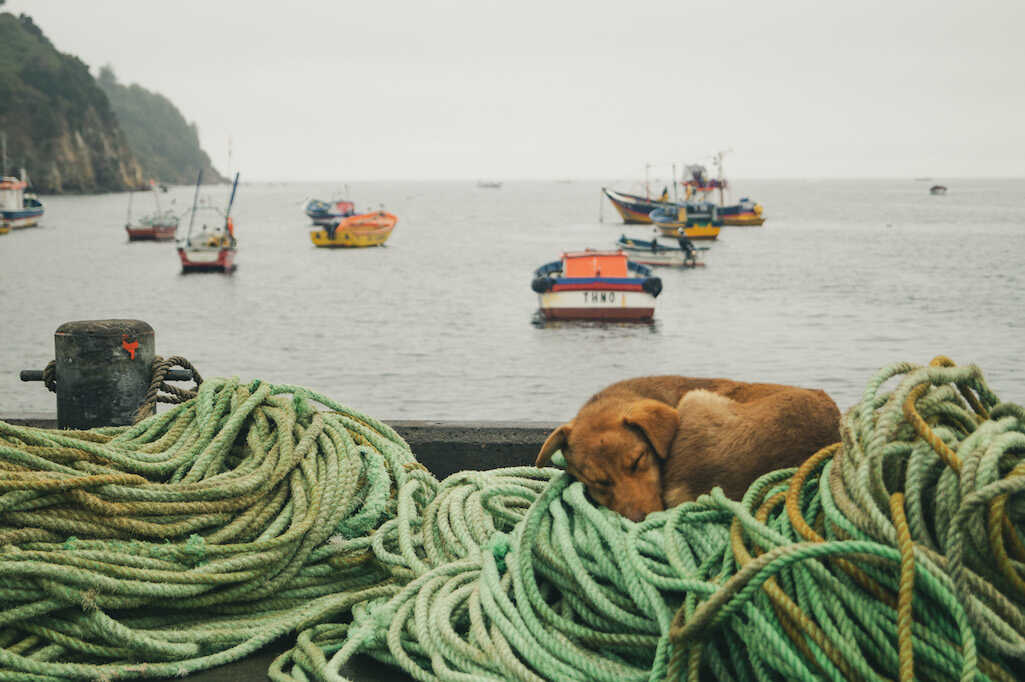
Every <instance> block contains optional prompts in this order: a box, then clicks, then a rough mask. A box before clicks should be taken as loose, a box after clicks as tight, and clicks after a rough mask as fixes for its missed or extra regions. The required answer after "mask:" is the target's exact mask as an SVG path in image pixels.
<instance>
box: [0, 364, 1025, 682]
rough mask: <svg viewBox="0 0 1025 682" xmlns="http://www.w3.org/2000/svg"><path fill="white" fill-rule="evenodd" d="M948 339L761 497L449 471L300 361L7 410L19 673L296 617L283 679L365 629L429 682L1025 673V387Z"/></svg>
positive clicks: (156, 669) (261, 637)
mask: <svg viewBox="0 0 1025 682" xmlns="http://www.w3.org/2000/svg"><path fill="white" fill-rule="evenodd" d="M951 364H952V363H949V361H945V360H941V361H939V362H937V363H935V364H934V366H930V367H918V366H914V365H910V364H905V363H901V364H898V365H894V366H891V367H888V368H886V369H884V370H883V371H882V372H880V373H879V374H878V375H877V376H876V377H875V378H873V380H872V382H870V384H869V387H868V389H867V391H866V393H865V396H864V399H863V400H862V402H861V403H860V404H859V405H857V406H855V408H854V409H852V410H851V411H849V412H848V413H847V415H846V416H845V417H844V422H843V430H842V431H843V437H844V440H843V443H842V445H838V446H836V447H833V448H829V449H826V450H824V451H823V452H821V453H819V454H818V455H817V456H816V457H814V458H812V459H811V460H809V462H808V463H806V464H805V466H803V467H802V468H801V469H800V470H797V471H793V470H788V471H781V472H776V473H774V474H770V475H768V476H765V477H763V478H762V479H760V480H759V481H757V482H756V483H755V484H754V485H753V486H752V488H751V489H750V490H749V491H748V493H747V495H746V496H745V498H744V500H743V501H741V502H736V501H731V500H728V499H726V498H724V497H723V496H722V495H721V494H719V493H718V491H714V492H713V494H712V495H708V496H704V497H703V498H702V499H700V500H699V501H698V502H696V503H691V504H685V505H681V506H680V507H677V508H675V509H671V510H668V511H666V512H661V513H658V514H653V515H650V516H649V517H648V518H647V519H646V520H645V521H643V522H642V523H637V524H635V523H631V522H629V521H627V520H625V519H623V518H622V517H620V516H618V515H616V514H613V513H612V512H610V511H608V510H606V509H602V508H596V507H594V506H593V505H592V504H591V503H590V502H589V500H588V499H587V497H586V495H585V492H584V489H583V487H582V486H581V485H580V484H579V483H577V482H574V481H573V480H572V479H571V478H570V477H569V476H568V475H566V474H564V473H562V472H559V471H557V470H555V469H545V470H538V469H533V468H527V469H506V470H497V471H491V472H462V473H460V474H456V475H454V476H452V477H450V478H448V479H446V480H445V481H440V482H439V481H437V480H436V479H434V478H433V477H432V476H430V475H429V474H428V473H427V472H426V471H424V470H423V469H422V468H421V467H419V466H418V465H417V464H416V463H415V461H414V459H413V458H412V456H411V454H410V453H409V451H408V448H407V447H406V446H405V444H404V443H402V441H401V440H400V439H399V438H398V437H397V436H396V435H395V434H394V433H393V432H391V430H390V429H388V428H387V427H386V426H384V425H382V424H378V423H376V422H373V421H372V420H369V419H367V418H366V417H363V416H362V415H358V414H357V413H354V412H352V411H349V410H346V409H345V408H343V407H341V406H340V405H337V404H335V403H333V402H332V401H330V400H328V399H326V398H323V397H321V396H316V395H314V394H312V393H310V392H308V391H306V390H304V389H300V388H296V387H271V386H269V385H265V384H264V385H257V384H256V383H254V384H253V385H250V386H241V385H239V384H238V382H237V381H224V380H214V381H212V382H211V381H208V382H206V383H205V384H203V386H202V387H201V389H200V393H199V395H198V396H197V398H196V399H194V400H192V401H189V402H187V403H184V404H183V405H180V406H178V407H176V408H173V409H172V410H170V411H169V412H167V413H164V414H161V415H157V416H155V417H151V418H149V419H147V420H146V421H144V422H141V423H140V424H138V425H136V426H134V427H129V428H127V429H101V430H95V431H91V432H82V433H74V432H53V431H45V432H44V431H40V430H34V429H16V428H15V427H12V426H9V425H6V424H0V467H2V469H3V471H2V473H3V476H2V480H3V482H4V486H5V487H4V488H3V489H0V575H3V576H4V577H5V579H4V581H3V582H2V583H0V679H19V680H21V679H53V678H56V677H77V678H90V677H102V676H107V677H110V678H114V677H131V676H138V677H145V676H149V677H153V676H168V675H173V674H186V673H188V672H191V671H193V670H198V669H201V668H204V667H211V666H213V665H218V664H221V663H224V662H228V661H231V660H236V659H237V658H240V657H242V656H244V655H246V654H248V653H249V652H251V651H254V650H255V649H257V648H259V647H260V646H262V645H263V644H264V643H266V642H269V641H271V640H272V639H274V638H276V637H278V636H280V635H282V634H286V633H296V646H295V647H294V648H293V649H292V650H290V651H288V652H286V653H285V654H283V655H282V656H280V657H279V658H278V659H277V660H276V661H275V662H274V664H273V665H272V667H271V670H270V671H269V674H270V676H271V678H272V679H275V680H282V681H283V680H309V679H318V680H338V679H342V678H341V670H342V668H343V666H344V665H345V663H346V662H347V661H348V660H349V659H351V657H352V656H354V655H356V654H358V653H365V654H369V655H371V656H374V657H376V658H378V659H380V660H383V661H386V662H389V663H391V664H394V665H397V666H400V667H401V668H403V669H404V670H406V671H407V672H408V673H409V674H410V675H411V676H412V677H414V678H415V679H424V680H427V679H430V680H434V679H441V680H488V679H491V680H507V679H515V680H545V679H559V680H562V679H566V680H615V681H616V682H619V681H620V680H655V679H674V680H675V679H681V678H683V677H686V678H688V679H693V680H696V679H699V678H708V679H722V680H749V679H750V680H777V679H808V680H810V679H822V678H828V679H834V680H845V679H869V680H877V679H891V678H900V679H902V680H909V679H912V677H918V678H929V679H954V678H958V679H962V680H968V679H981V680H986V679H994V680H997V679H999V680H1009V679H1015V677H1019V676H1020V675H1021V673H1022V670H1023V660H1025V589H1022V588H1023V587H1025V579H1023V575H1022V573H1023V571H1025V548H1023V547H1022V541H1021V536H1022V532H1023V516H1025V496H1023V495H1022V492H1023V488H1025V476H1022V474H1023V473H1025V465H1023V464H1022V462H1023V460H1025V410H1023V409H1022V408H1021V407H1019V406H1017V405H1012V404H1001V403H999V401H998V400H997V398H996V397H995V396H994V395H993V394H992V392H991V391H990V390H989V389H988V387H987V386H986V384H985V382H984V380H983V379H982V376H981V373H980V372H979V371H978V369H977V368H975V367H971V366H968V367H953V366H949V365H951ZM891 383H897V385H896V386H895V387H894V388H892V390H884V389H883V386H884V385H889V384H891ZM311 401H314V402H318V403H320V404H322V405H324V406H326V407H328V408H329V409H330V410H331V411H328V412H316V411H314V406H313V405H312V404H311ZM8 474H9V475H8ZM69 536H74V537H69ZM76 538H78V539H76ZM8 576H9V578H8Z"/></svg>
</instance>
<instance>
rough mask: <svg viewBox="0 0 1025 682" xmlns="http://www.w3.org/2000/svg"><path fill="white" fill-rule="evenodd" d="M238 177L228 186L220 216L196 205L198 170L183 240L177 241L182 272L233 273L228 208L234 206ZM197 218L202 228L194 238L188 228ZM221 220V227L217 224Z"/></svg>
mask: <svg viewBox="0 0 1025 682" xmlns="http://www.w3.org/2000/svg"><path fill="white" fill-rule="evenodd" d="M238 175H239V174H238V173H235V181H234V182H233V183H232V185H231V197H230V198H229V199H228V208H227V209H225V211H224V213H223V214H222V213H221V212H220V211H219V210H217V209H216V208H214V207H212V206H200V205H199V186H200V184H202V182H203V171H202V169H200V171H199V177H198V178H196V194H195V197H194V198H193V200H192V211H191V213H190V215H189V230H188V232H187V233H186V234H185V237H184V238H182V237H179V238H178V257H179V258H181V263H182V272H183V273H186V272H234V270H235V267H236V265H235V251H236V249H237V248H238V242H237V241H236V239H235V223H234V222H233V221H232V219H231V207H232V205H233V204H234V203H235V192H236V190H237V189H238ZM197 215H199V216H200V222H201V223H202V227H200V228H199V231H198V232H197V233H196V234H193V232H192V228H193V226H194V225H195V223H196V217H197ZM222 219H223V223H222V222H221V221H222Z"/></svg>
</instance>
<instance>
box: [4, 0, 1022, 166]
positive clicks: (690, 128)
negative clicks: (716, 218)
mask: <svg viewBox="0 0 1025 682" xmlns="http://www.w3.org/2000/svg"><path fill="white" fill-rule="evenodd" d="M4 9H6V10H9V11H12V12H15V13H18V12H25V13H27V14H30V15H31V16H32V17H33V18H34V19H35V21H36V22H37V23H38V24H39V25H40V27H41V28H42V29H43V31H44V32H45V33H46V34H47V35H48V36H49V37H50V39H51V40H52V41H53V42H54V44H55V45H56V46H57V48H58V49H59V50H61V51H63V52H67V53H71V54H74V55H76V56H78V57H79V58H81V59H82V60H83V61H84V62H86V63H87V64H88V65H89V66H90V67H92V69H93V73H94V74H95V73H96V72H97V70H98V68H99V67H100V66H102V65H103V64H106V63H109V64H111V65H112V66H113V67H114V70H115V72H116V73H117V76H118V78H119V80H121V81H122V82H126V83H139V84H140V85H142V86H144V87H146V88H148V89H151V90H155V91H157V92H160V93H162V94H164V95H166V96H167V97H169V98H170V99H171V100H172V101H173V102H174V103H175V104H176V105H177V106H178V107H179V109H181V110H182V112H183V113H184V115H185V117H186V118H187V119H189V120H190V121H195V122H196V123H197V125H198V126H199V131H200V138H201V142H202V144H203V147H204V148H205V149H206V151H207V152H208V153H209V154H210V155H211V157H212V158H213V160H214V165H215V166H216V167H217V168H218V169H219V170H221V171H222V172H226V171H227V168H226V166H227V157H228V147H229V138H230V140H231V147H232V166H233V167H234V169H238V168H241V169H242V170H243V175H244V176H246V177H247V179H249V180H324V181H337V180H342V179H344V180H371V179H446V178H496V179H514V178H596V177H602V178H619V177H622V178H638V177H642V176H643V173H644V164H645V163H646V162H651V163H662V164H668V163H670V162H673V161H676V162H692V161H695V160H702V159H704V160H706V161H707V159H708V157H710V156H711V154H713V153H714V152H715V151H717V150H720V149H727V148H732V149H733V152H732V153H731V154H729V155H728V156H727V168H726V170H727V175H729V176H731V177H742V178H743V177H747V178H772V177H830V176H841V177H843V176H854V177H865V176H883V177H914V176H932V177H951V176H1014V177H1021V176H1025V125H1023V120H1025V75H1023V74H1025V41H1023V39H1022V35H1023V30H1025V2H1023V1H1022V0H1005V1H1000V2H998V1H986V0H973V1H972V2H966V1H964V0H954V1H947V0H939V1H935V0H934V1H932V2H924V1H917V0H916V1H913V2H900V1H893V0H891V1H888V2H876V1H875V0H870V1H864V0H859V1H858V2H844V3H838V2H823V1H820V0H808V1H795V0H771V1H769V0H742V1H741V0H737V1H729V0H708V1H707V2H704V3H700V4H699V3H693V2H686V1H683V0H666V1H662V0H658V1H652V2H638V1H637V0H633V1H629V2H628V1H624V0H618V1H616V2H606V1H605V0H573V1H565V2H563V1H560V0H547V1H543V0H515V1H510V0H505V1H503V2H492V1H490V0H460V1H450V0H441V1H439V0H362V1H360V2H351V1H331V0H323V1H320V2H313V1H310V0H305V1H296V0H293V1H292V2H289V3H260V2H253V1H252V0H205V1H203V2H200V1H198V0H189V1H183V2H167V1H166V0H162V1H160V2H157V1H155V0H92V1H90V2H84V1H83V0H31V1H29V0H8V2H7V4H6V6H5V8H4Z"/></svg>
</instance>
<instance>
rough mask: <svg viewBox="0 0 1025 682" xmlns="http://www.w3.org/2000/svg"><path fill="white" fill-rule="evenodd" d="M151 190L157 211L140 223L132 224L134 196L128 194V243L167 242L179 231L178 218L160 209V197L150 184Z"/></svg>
mask: <svg viewBox="0 0 1025 682" xmlns="http://www.w3.org/2000/svg"><path fill="white" fill-rule="evenodd" d="M150 190H151V191H152V192H153V200H154V201H155V202H156V205H157V209H156V211H154V212H153V213H151V214H149V215H146V216H143V217H142V218H139V220H138V222H135V223H133V222H132V195H133V194H134V192H131V193H129V194H128V217H127V219H126V220H125V231H126V232H127V233H128V241H130V242H137V241H167V240H170V239H174V235H175V232H177V231H178V216H177V215H175V213H174V211H172V210H170V209H167V210H163V209H161V208H160V197H159V195H158V194H157V188H156V185H154V184H153V183H152V182H151V183H150Z"/></svg>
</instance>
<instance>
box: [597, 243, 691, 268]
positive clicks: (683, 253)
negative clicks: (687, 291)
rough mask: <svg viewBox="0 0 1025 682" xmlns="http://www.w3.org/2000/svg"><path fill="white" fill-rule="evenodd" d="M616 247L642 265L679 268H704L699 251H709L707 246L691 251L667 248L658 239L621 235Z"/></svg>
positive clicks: (674, 247)
mask: <svg viewBox="0 0 1025 682" xmlns="http://www.w3.org/2000/svg"><path fill="white" fill-rule="evenodd" d="M616 246H618V247H619V248H621V249H622V250H623V251H626V252H627V255H628V256H629V258H630V260H631V261H633V262H634V263H640V264H641V265H655V266H667V267H678V268H698V267H704V266H705V263H704V261H699V260H698V252H699V251H708V250H709V248H708V247H707V246H694V247H691V249H690V251H687V250H685V249H683V248H682V247H680V246H666V245H665V244H660V243H659V241H658V239H657V238H655V239H652V240H651V241H648V240H646V239H631V238H630V237H627V236H626V235H620V237H619V240H618V241H616Z"/></svg>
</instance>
